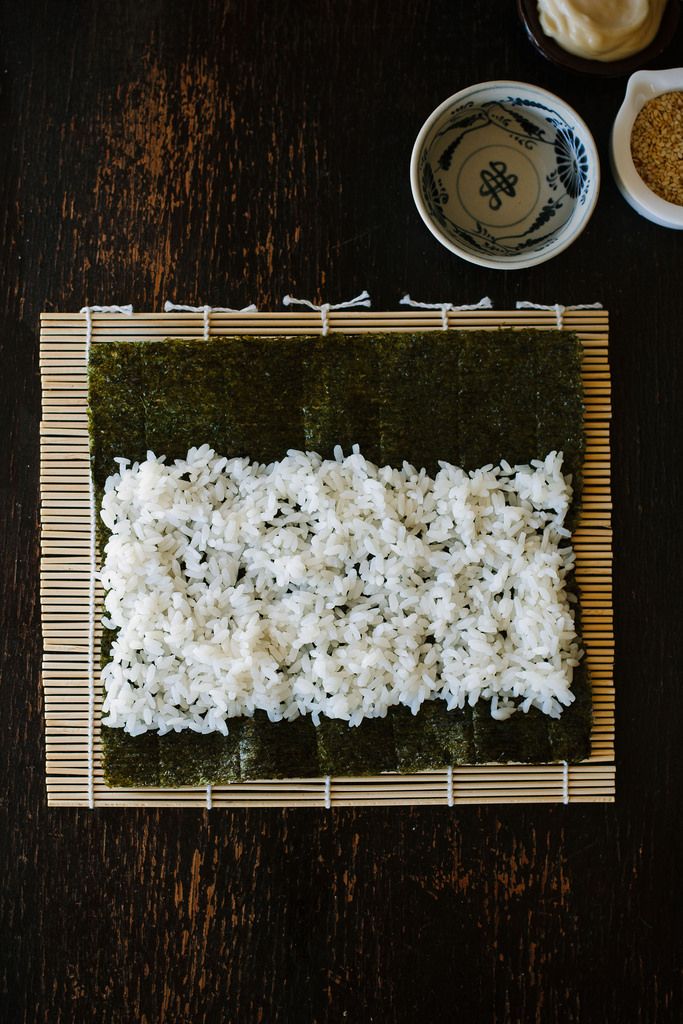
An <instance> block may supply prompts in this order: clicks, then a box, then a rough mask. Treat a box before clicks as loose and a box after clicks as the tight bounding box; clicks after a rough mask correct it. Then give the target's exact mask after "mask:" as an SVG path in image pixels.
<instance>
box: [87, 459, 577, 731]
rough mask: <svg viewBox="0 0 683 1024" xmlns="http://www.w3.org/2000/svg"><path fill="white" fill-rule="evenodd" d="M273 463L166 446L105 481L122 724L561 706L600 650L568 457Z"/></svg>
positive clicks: (201, 724) (113, 680)
mask: <svg viewBox="0 0 683 1024" xmlns="http://www.w3.org/2000/svg"><path fill="white" fill-rule="evenodd" d="M335 456H336V461H331V460H330V461H328V460H322V459H321V457H320V456H319V455H317V454H315V453H311V452H307V453H303V452H297V451H290V452H288V453H287V456H286V458H284V459H282V461H280V462H275V463H273V464H272V465H269V466H264V465H259V464H258V463H254V462H250V461H249V460H248V459H246V458H242V459H226V458H220V457H218V456H217V455H215V453H214V452H213V451H212V450H211V449H210V448H209V447H208V445H203V446H202V447H201V448H192V449H190V451H189V452H188V454H187V458H186V459H183V460H179V461H177V462H176V463H175V464H174V465H172V466H167V465H166V464H165V462H164V459H163V458H159V459H158V458H156V457H155V456H154V454H153V453H152V452H148V453H147V460H146V461H145V462H143V463H141V464H137V463H135V464H134V465H133V466H130V464H129V462H128V460H127V459H119V460H117V461H118V462H119V465H120V472H119V473H117V474H116V475H115V476H111V477H110V478H109V479H108V480H107V483H106V486H105V495H104V501H103V505H102V519H103V520H104V522H105V523H106V525H107V526H108V527H109V529H110V530H111V532H112V536H111V537H110V539H109V541H108V543H107V547H106V559H105V564H104V567H103V569H102V573H101V579H102V582H103V584H104V588H105V590H106V599H105V606H106V612H107V618H105V619H104V622H105V625H107V626H108V627H109V628H112V629H117V630H118V634H117V637H116V639H115V641H114V645H113V650H112V661H111V663H110V664H108V665H107V666H106V668H105V669H104V670H103V672H102V678H103V681H104V685H105V688H106V699H105V703H104V711H105V718H104V721H105V723H106V724H107V725H110V726H118V727H123V728H124V729H125V730H126V731H127V732H129V733H131V734H132V735H137V734H139V733H143V732H145V731H146V730H148V729H158V730H159V732H160V733H165V732H168V731H169V730H181V729H187V728H189V729H193V730H195V731H197V732H212V731H215V730H218V731H220V732H222V733H227V732H228V725H229V720H230V718H232V717H234V716H242V715H252V714H253V713H254V711H256V710H257V709H261V710H263V711H265V712H267V714H268V716H269V718H270V719H272V720H273V721H276V720H279V719H293V718H296V717H297V716H298V715H303V714H306V715H311V716H312V719H313V721H314V722H315V723H316V724H318V722H319V720H320V717H321V716H323V715H325V716H329V717H331V718H340V719H345V720H347V721H348V722H349V724H350V725H358V723H359V722H360V721H361V720H362V719H363V718H366V717H377V716H380V717H382V716H384V715H386V713H387V709H388V708H389V707H391V706H392V705H394V704H404V705H406V706H408V707H409V708H411V710H412V711H413V713H416V712H417V711H418V710H419V708H420V705H421V704H422V702H423V701H424V700H430V699H435V698H438V699H441V700H444V701H446V703H447V706H448V708H449V709H450V708H461V707H464V705H465V704H466V703H469V704H471V705H473V704H475V703H476V702H477V701H478V700H481V699H486V700H490V707H491V714H492V716H493V717H494V718H497V719H504V718H507V717H508V716H509V715H511V714H512V713H513V712H514V711H515V710H518V709H521V710H522V711H528V709H529V708H531V707H537V708H539V709H540V710H541V711H542V712H544V713H545V714H547V715H550V716H551V717H554V718H557V717H559V715H560V713H561V710H562V707H563V706H564V705H568V704H569V703H571V701H572V700H573V699H574V698H573V694H572V692H571V689H570V687H571V681H572V672H573V669H574V667H575V666H576V665H577V664H578V661H579V658H580V656H581V651H580V650H579V646H578V642H577V637H576V632H575V628H574V619H573V615H572V611H571V608H570V603H569V596H568V594H567V592H566V590H565V578H566V576H567V573H568V572H570V570H571V569H572V567H573V564H574V556H573V552H572V549H571V546H570V544H569V542H568V538H569V532H568V530H567V529H566V528H565V527H564V518H565V515H566V512H567V509H568V507H569V503H570V500H571V486H570V482H569V480H568V479H566V478H565V477H564V476H563V475H562V455H561V453H560V454H558V453H557V452H551V453H550V454H549V455H548V456H547V457H546V458H545V460H544V461H543V462H540V461H535V462H532V463H531V465H527V466H515V467H510V466H509V465H508V464H507V463H505V462H503V463H501V465H500V467H492V466H484V467H483V468H482V469H477V470H475V471H474V472H471V473H469V474H468V473H465V472H463V471H462V470H460V469H458V468H456V467H454V466H451V465H449V464H447V463H441V469H440V470H439V472H438V473H437V474H436V477H435V478H433V479H432V478H431V477H429V476H428V475H427V474H426V472H425V471H424V470H421V471H419V472H418V471H417V470H415V469H414V468H413V467H412V466H409V465H408V464H407V463H404V465H403V468H402V469H400V470H399V469H392V468H390V467H382V468H378V467H377V466H375V465H373V464H372V463H370V462H367V461H366V460H365V459H364V458H363V456H362V455H361V454H360V452H359V451H358V448H357V447H355V448H354V451H353V454H352V455H350V456H348V457H346V458H344V457H343V454H342V452H341V449H339V448H338V449H337V450H336V451H335Z"/></svg>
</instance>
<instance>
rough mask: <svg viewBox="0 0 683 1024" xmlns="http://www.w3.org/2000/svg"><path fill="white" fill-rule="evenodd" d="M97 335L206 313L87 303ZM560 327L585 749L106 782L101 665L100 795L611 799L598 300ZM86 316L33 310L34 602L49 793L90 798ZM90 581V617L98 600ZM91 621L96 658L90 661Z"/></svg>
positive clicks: (603, 339) (174, 333) (73, 803)
mask: <svg viewBox="0 0 683 1024" xmlns="http://www.w3.org/2000/svg"><path fill="white" fill-rule="evenodd" d="M92 323H93V330H92V344H98V345H99V344H106V343H107V342H110V341H124V340H126V339H130V340H138V341H142V340H151V339H157V340H158V339H163V338H165V337H176V338H179V337H182V338H201V337H203V336H204V319H203V314H202V313H165V314H157V313H136V314H134V315H132V316H121V315H119V314H107V313H93V314H92ZM448 325H449V328H450V329H465V328H466V329H468V330H473V329H476V328H480V329H491V328H496V327H534V328H545V329H556V327H557V323H556V318H555V312H554V311H553V310H549V311H547V312H546V311H535V310H523V311H511V312H507V311H495V310H477V311H470V312H458V311H452V312H449V313H448ZM329 326H330V330H332V331H333V330H335V328H336V329H337V330H343V331H345V332H346V333H356V334H368V333H373V332H380V331H381V332H386V331H425V330H429V329H434V330H442V329H443V328H442V317H441V312H440V311H438V310H435V311H432V310H411V311H410V312H388V313H380V312H370V311H366V310H363V311H361V312H343V311H339V312H335V311H332V312H330V314H329ZM320 327H321V320H320V316H319V314H317V313H313V312H312V313H308V312H302V313H290V312H286V313H285V312H283V313H223V312H214V313H212V314H211V317H210V332H211V334H213V335H226V334H240V335H247V334H254V335H276V334H314V333H317V332H319V331H320ZM563 328H564V329H565V330H570V331H575V332H576V333H577V335H578V336H579V338H580V340H581V342H582V345H583V363H582V376H583V382H584V389H585V432H586V460H585V465H584V494H583V506H582V513H581V519H580V522H579V525H578V527H577V529H576V530H575V532H574V535H573V544H574V548H575V551H576V566H577V568H576V577H577V582H578V584H579V586H580V588H581V608H582V624H583V640H584V648H585V651H586V659H587V664H588V668H589V672H590V675H591V679H592V685H593V731H592V734H591V756H590V757H589V758H588V759H587V760H585V761H583V762H581V763H580V764H574V765H569V766H566V765H562V764H539V765H520V764H491V765H477V766H472V767H468V766H463V767H453V768H452V769H443V770H441V771H429V772H422V773H419V774H416V775H397V774H384V775H378V776H374V777H362V778H332V779H328V780H325V779H305V780H295V779H294V780H289V779H280V780H274V781H258V782H239V783H234V784H232V785H225V786H212V787H206V788H204V787H202V788H186V789H161V788H158V789H154V788H149V789H147V788H145V789H110V788H108V787H107V786H105V784H104V779H103V774H102V765H101V745H100V740H99V720H100V714H101V704H102V699H101V693H100V689H99V673H97V674H96V690H95V703H94V710H93V715H94V719H93V721H92V724H93V726H94V743H93V766H94V771H93V780H92V801H91V803H92V806H95V807H205V806H209V807H214V808H217V807H326V806H327V807H329V806H332V807H342V806H400V805H408V804H435V805H438V804H441V805H444V806H452V805H454V804H483V803H504V804H505V803H556V802H560V803H562V802H564V803H568V802H571V803H587V802H601V803H610V802H612V801H613V800H614V782H615V766H614V685H613V663H614V635H613V616H612V531H611V492H610V434H609V425H610V417H611V400H610V372H609V362H608V315H607V312H606V311H604V310H567V311H566V312H565V313H564V320H563ZM85 343H86V321H85V315H84V314H80V313H44V314H43V315H42V317H41V332H40V369H41V383H42V421H41V428H40V432H41V437H40V452H41V463H40V495H41V563H40V576H41V581H40V582H41V606H42V613H41V614H42V630H43V688H44V693H45V723H46V770H47V795H48V804H49V805H50V806H53V807H79V806H88V803H89V795H90V784H89V735H91V734H92V733H91V718H90V710H91V705H90V697H89V684H88V661H89V659H88V654H89V649H88V648H89V645H88V631H89V587H90V532H91V522H90V501H89V454H88V453H89V442H88V421H87V373H86V365H85ZM102 599H103V594H102V588H101V585H100V584H99V581H98V583H97V585H96V622H97V623H99V618H100V613H101V608H102ZM99 639H100V631H99V625H98V627H97V629H96V633H95V656H94V663H95V666H98V665H99Z"/></svg>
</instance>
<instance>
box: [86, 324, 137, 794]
mask: <svg viewBox="0 0 683 1024" xmlns="http://www.w3.org/2000/svg"><path fill="white" fill-rule="evenodd" d="M81 313H85V371H86V373H87V372H88V364H89V362H90V347H91V345H92V315H93V313H122V314H123V315H124V316H132V315H133V307H132V306H130V305H128V306H83V308H82V309H81ZM88 507H89V510H90V538H89V557H90V572H89V580H88V807H89V808H90V809H91V810H92V808H93V807H94V806H95V757H94V747H95V578H96V576H97V547H96V528H95V484H94V483H93V478H92V467H89V469H88Z"/></svg>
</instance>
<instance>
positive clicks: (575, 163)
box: [413, 83, 599, 266]
mask: <svg viewBox="0 0 683 1024" xmlns="http://www.w3.org/2000/svg"><path fill="white" fill-rule="evenodd" d="M511 86H516V87H517V88H516V89H515V90H514V91H513V90H512V89H511V88H510V87H511ZM547 97H548V94H546V93H545V92H544V91H543V90H540V89H536V88H535V87H532V86H522V85H521V84H520V83H499V84H496V83H488V84H487V85H484V86H481V87H475V88H474V90H471V91H468V94H467V95H465V96H461V95H460V94H459V96H458V97H455V98H454V99H455V100H456V101H458V102H453V103H451V104H444V105H442V107H441V108H439V110H438V111H436V112H435V114H434V115H433V118H432V122H431V123H430V122H428V123H427V126H426V128H428V131H427V132H426V133H425V130H424V129H423V133H424V137H423V138H420V137H418V143H416V147H415V150H416V151H415V152H414V155H413V164H414V171H413V191H414V192H415V191H416V179H417V185H418V186H419V198H420V199H421V201H422V206H421V204H420V202H418V207H419V208H420V212H421V214H422V216H423V219H425V221H426V222H427V224H428V226H429V227H430V230H432V231H433V233H434V234H436V235H437V237H439V238H440V240H441V241H443V242H444V244H445V245H447V246H448V247H449V248H452V249H454V251H456V252H458V253H459V254H460V255H462V256H464V257H465V258H466V259H471V260H472V261H474V262H478V263H483V264H485V265H490V266H515V265H517V266H520V265H521V266H529V265H532V264H533V263H538V262H541V261H542V260H544V259H549V258H550V256H551V255H554V253H555V252H556V251H558V252H559V251H560V250H561V249H564V248H565V247H566V245H567V244H569V241H571V239H572V238H573V237H575V235H576V234H578V233H579V231H580V230H581V229H582V227H583V226H584V224H585V223H586V222H587V220H588V218H589V216H590V213H591V212H592V209H593V206H594V203H595V199H596V197H597V189H598V180H599V170H598V163H597V156H596V154H595V146H594V143H593V140H592V138H591V137H590V133H589V132H588V130H587V129H586V128H585V126H584V125H583V124H582V122H581V121H580V119H578V118H577V117H575V116H574V117H572V112H571V110H569V108H565V107H564V104H562V103H561V102H560V101H557V103H554V102H552V101H553V100H554V99H555V98H554V97H552V96H551V97H550V99H549V100H548V99H547ZM558 108H560V109H558ZM418 146H419V148H418ZM416 156H417V163H416ZM416 201H417V197H416ZM430 222H431V223H430Z"/></svg>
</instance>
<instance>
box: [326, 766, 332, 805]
mask: <svg viewBox="0 0 683 1024" xmlns="http://www.w3.org/2000/svg"><path fill="white" fill-rule="evenodd" d="M331 806H332V779H331V778H330V776H329V775H326V776H325V810H326V811H329V809H330V808H331Z"/></svg>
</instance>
